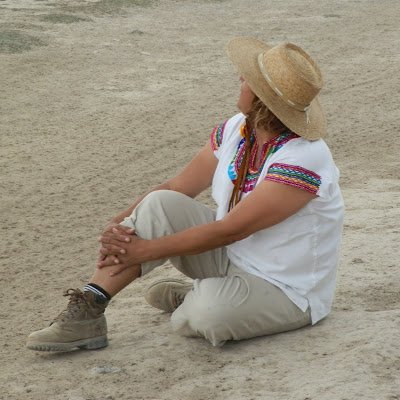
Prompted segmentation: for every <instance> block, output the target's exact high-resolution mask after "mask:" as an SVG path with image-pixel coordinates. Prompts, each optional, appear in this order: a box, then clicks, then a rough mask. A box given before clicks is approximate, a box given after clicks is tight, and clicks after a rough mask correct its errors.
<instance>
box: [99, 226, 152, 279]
mask: <svg viewBox="0 0 400 400" xmlns="http://www.w3.org/2000/svg"><path fill="white" fill-rule="evenodd" d="M126 238H127V237H126V235H121V234H120V232H119V231H118V230H117V229H113V230H112V232H107V233H104V234H103V235H102V236H101V237H100V238H99V241H100V242H101V244H102V247H101V254H102V256H103V259H102V260H99V261H98V263H97V268H99V269H101V268H104V267H110V266H115V268H113V271H112V272H110V276H113V275H117V274H119V273H120V272H121V271H123V270H124V269H126V268H129V267H132V266H134V265H138V264H140V263H142V262H143V261H144V260H143V259H142V258H141V257H140V254H142V252H141V249H142V247H143V246H144V245H145V242H147V240H144V239H140V238H139V237H138V236H136V235H130V236H129V237H128V238H129V241H127V240H126Z"/></svg>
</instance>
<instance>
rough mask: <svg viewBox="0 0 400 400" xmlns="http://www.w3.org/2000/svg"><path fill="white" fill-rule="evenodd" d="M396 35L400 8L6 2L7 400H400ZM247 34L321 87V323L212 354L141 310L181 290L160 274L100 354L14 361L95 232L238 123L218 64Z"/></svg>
mask: <svg viewBox="0 0 400 400" xmlns="http://www.w3.org/2000/svg"><path fill="white" fill-rule="evenodd" d="M399 19H400V7H399V3H398V0H381V1H379V2H376V1H372V0H371V1H367V0H364V1H360V0H349V1H339V0H336V1H319V0H308V1H303V0H285V1H283V0H275V1H272V0H251V1H245V0H226V1H212V0H210V1H207V0H198V1H195V0H181V1H172V0H159V1H145V0H142V1H140V0H136V1H134V0H130V1H129V0H114V1H111V0H102V1H100V2H96V1H93V0H91V1H89V0H86V1H85V0H82V1H74V0H71V1H60V0H52V1H47V0H42V1H39V0H37V1H34V0H20V1H12V0H2V1H0V64H1V68H0V113H1V136H0V140H1V147H0V163H1V182H0V190H1V192H0V193H1V211H0V212H1V214H0V219H1V240H0V254H1V256H0V257H1V279H0V299H1V305H2V307H1V311H0V351H1V356H0V357H1V358H0V359H1V372H0V388H1V390H0V399H4V400H11V399H16V400H25V399H55V400H64V399H65V400H83V399H87V400H100V399H146V400H150V399H151V400H156V399H157V400H159V399H162V400H170V399H171V400H172V399H174V400H175V399H191V400H206V399H213V400H220V399H230V400H236V399H246V400H251V399H267V400H270V399H271V400H272V399H273V400H288V399H289V400H290V399H293V400H311V399H312V400H353V399H363V400H366V399H373V400H377V399H385V400H386V399H387V400H389V399H391V400H394V399H400V357H399V356H400V349H399V347H400V344H399V343H400V340H399V339H400V334H399V328H400V283H399V282H400V279H399V277H400V273H399V267H400V261H399V260H400V250H399V248H400V246H398V240H399V237H400V235H399V233H400V181H399V177H400V172H399V170H400V169H399V161H398V149H399V148H400V147H399V146H400V135H398V126H399V122H400V111H399V109H398V104H399V97H398V88H399V87H400V76H399V73H398V71H399V66H400V58H399V52H398V49H399V48H398V45H399V41H400V34H399V30H398V21H399ZM243 35H251V36H256V37H259V38H261V39H263V40H268V41H269V42H271V43H278V42H281V41H292V42H294V43H297V44H299V45H301V46H303V47H304V48H306V49H307V50H308V51H309V52H310V53H311V55H312V56H314V58H316V59H317V61H318V62H319V64H320V66H321V69H322V70H323V72H324V75H325V81H326V87H325V89H324V91H323V93H322V95H321V100H322V102H323V104H324V106H325V109H326V113H327V117H328V121H329V131H330V137H329V139H328V140H327V142H328V144H329V145H330V147H331V149H332V152H333V154H334V157H335V160H336V162H337V165H338V167H339V168H340V170H341V174H342V178H341V186H342V188H343V195H344V198H345V202H346V206H347V211H346V220H345V227H344V234H343V246H342V255H341V261H340V269H339V276H338V285H337V292H336V298H335V302H334V308H333V311H332V313H331V315H330V316H329V317H328V318H327V319H325V320H324V321H323V322H321V323H319V324H318V325H317V326H315V327H313V328H306V329H302V330H299V331H295V332H291V333H286V334H280V335H275V336H270V337H263V338H257V339H252V340H247V341H242V342H235V343H228V344H227V345H226V346H224V347H223V348H213V347H212V346H211V345H209V344H208V343H207V342H206V341H204V340H202V339H185V338H181V337H178V336H177V335H175V334H174V333H173V332H172V331H171V329H170V326H169V317H168V315H166V314H163V313H160V312H158V311H157V310H155V309H152V308H151V307H150V306H148V305H147V304H146V303H145V301H144V299H143V293H144V290H145V288H146V287H147V286H148V285H149V284H150V283H151V282H154V281H155V280H156V279H159V278H160V277H161V278H164V277H167V276H174V277H177V276H179V274H178V273H177V272H176V271H174V270H173V268H172V267H171V266H169V265H166V266H164V267H162V268H159V269H158V270H156V271H154V272H153V273H152V274H150V275H148V276H145V277H144V278H143V279H141V280H140V281H138V282H137V283H135V284H133V285H131V286H130V287H128V288H127V289H126V290H124V291H123V292H122V293H121V294H120V295H119V296H117V297H116V298H115V300H114V301H113V302H112V304H111V305H110V307H109V311H108V312H107V315H108V322H109V327H110V329H109V331H110V332H109V336H110V346H109V347H108V348H106V349H104V350H100V351H92V352H82V351H79V352H74V353H68V354H51V353H38V352H33V351H29V350H27V349H25V337H26V335H27V334H28V333H30V332H31V331H32V330H36V329H39V328H41V327H44V326H45V325H46V324H48V323H49V322H50V321H51V319H52V318H53V317H54V316H55V315H57V314H58V312H59V311H60V310H61V309H62V308H63V307H64V305H65V298H63V297H62V292H63V290H64V289H66V288H69V287H81V286H82V285H83V284H84V283H85V282H86V280H87V279H88V277H89V276H90V274H91V271H92V269H93V266H94V260H95V258H96V253H97V242H96V238H97V235H98V234H99V232H100V231H101V229H102V228H103V227H104V225H105V224H106V222H107V221H108V220H109V219H110V218H111V217H112V216H114V215H115V214H117V213H118V212H119V211H121V210H123V209H125V208H126V207H127V206H128V205H129V204H130V203H131V202H132V201H133V200H134V198H135V197H136V196H137V195H139V194H141V193H142V192H143V191H144V190H146V189H147V188H148V187H150V186H153V185H155V184H158V183H160V182H162V181H163V180H164V179H166V178H167V177H170V176H171V175H173V174H175V173H176V172H177V171H179V170H180V169H181V168H182V167H183V166H184V165H185V163H186V162H187V161H188V160H190V158H191V157H192V156H193V155H194V154H195V153H196V151H197V150H198V149H199V148H200V146H202V145H203V143H205V142H206V140H208V136H209V133H210V131H211V129H212V127H213V126H214V125H215V124H216V123H219V122H220V121H223V120H224V119H225V118H227V117H229V116H231V115H233V114H234V113H235V112H236V109H235V103H236V98H237V95H238V91H239V88H238V78H237V75H236V73H235V71H234V68H233V67H232V66H231V65H230V63H229V61H228V59H227V57H226V56H225V52H224V46H225V45H226V43H227V41H228V40H229V39H230V38H232V37H234V36H243ZM201 200H202V201H204V202H205V203H207V204H209V205H212V200H211V199H210V196H209V193H205V194H204V195H202V196H201Z"/></svg>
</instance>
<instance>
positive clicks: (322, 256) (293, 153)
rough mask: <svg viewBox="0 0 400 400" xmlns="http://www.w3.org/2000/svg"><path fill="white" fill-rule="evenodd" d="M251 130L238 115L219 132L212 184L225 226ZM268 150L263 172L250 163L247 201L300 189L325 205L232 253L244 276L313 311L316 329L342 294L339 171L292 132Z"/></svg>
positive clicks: (311, 206) (325, 153)
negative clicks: (256, 192) (338, 286)
mask: <svg viewBox="0 0 400 400" xmlns="http://www.w3.org/2000/svg"><path fill="white" fill-rule="evenodd" d="M244 122H245V116H244V115H243V114H237V115H235V116H234V117H232V118H231V119H229V120H227V121H226V122H224V123H223V124H221V125H218V126H216V128H215V129H214V131H213V133H212V135H211V146H212V148H213V150H214V154H215V156H216V157H217V158H218V160H219V162H218V166H217V169H216V171H215V174H214V179H213V184H212V195H213V198H214V200H215V201H216V203H217V220H219V219H222V218H223V217H224V216H225V215H226V213H227V210H228V205H229V199H230V196H231V193H232V189H233V182H234V181H235V179H236V176H237V171H238V167H239V166H240V162H241V158H242V156H243V150H244V149H243V144H244V138H243V137H242V135H241V129H242V127H243V126H244ZM252 143H255V138H252ZM254 146H256V143H255V144H254ZM262 150H263V152H262V154H263V161H262V164H261V167H260V168H259V169H255V168H253V167H252V162H251V159H250V168H249V171H248V173H247V176H246V182H245V189H244V193H243V195H242V198H243V197H246V196H248V195H249V193H251V191H252V190H253V189H254V187H255V186H256V185H257V184H258V183H260V182H262V181H263V180H271V181H274V182H279V183H282V184H285V185H291V186H295V187H297V188H300V189H302V190H307V191H309V192H310V193H314V194H316V195H317V197H316V198H315V199H313V200H311V201H310V202H309V203H308V204H307V205H306V206H305V207H303V208H302V209H301V210H300V211H298V212H297V213H296V214H294V215H292V216H290V217H289V218H287V219H286V220H284V221H282V222H280V223H279V224H276V225H274V226H272V227H269V228H267V229H263V230H261V231H258V232H256V233H254V234H252V235H250V236H249V237H247V238H245V239H243V240H240V241H238V242H235V243H233V244H231V245H229V246H227V250H228V256H229V258H230V260H231V261H232V262H233V263H234V264H235V265H236V266H238V267H239V268H241V269H243V270H245V271H247V272H249V273H251V274H254V275H256V276H259V277H261V278H263V279H265V280H267V281H269V282H271V283H272V284H274V285H276V286H277V287H279V288H280V289H281V290H283V292H284V293H285V294H286V295H287V296H288V297H289V298H290V299H291V300H292V301H293V302H294V303H295V304H296V305H297V306H298V307H299V308H300V309H301V310H303V311H305V310H306V309H307V308H308V307H310V309H311V318H312V323H313V324H314V323H316V322H317V321H319V320H320V319H322V318H324V317H325V316H326V315H327V314H328V313H329V311H330V309H331V305H332V301H333V297H334V291H335V283H336V270H337V266H338V260H339V247H340V239H341V233H342V225H343V214H344V205H343V199H342V195H341V192H340V188H339V184H338V180H339V171H338V169H337V167H336V166H335V164H334V162H333V159H332V155H331V153H330V150H329V148H328V146H327V145H326V143H325V142H324V141H323V140H322V139H319V140H316V141H309V140H306V139H304V138H302V137H300V136H297V135H296V134H294V133H293V132H290V131H289V132H286V133H283V134H281V135H279V136H278V137H276V138H274V139H272V140H271V141H269V142H267V143H266V144H265V145H264V148H263V149H262Z"/></svg>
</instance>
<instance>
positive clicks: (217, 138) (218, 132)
mask: <svg viewBox="0 0 400 400" xmlns="http://www.w3.org/2000/svg"><path fill="white" fill-rule="evenodd" d="M226 122H227V121H225V122H224V123H222V124H219V125H217V126H216V127H215V128H214V129H213V131H212V132H211V148H212V149H213V151H216V150H218V149H219V146H221V143H222V139H223V136H224V129H225V125H226Z"/></svg>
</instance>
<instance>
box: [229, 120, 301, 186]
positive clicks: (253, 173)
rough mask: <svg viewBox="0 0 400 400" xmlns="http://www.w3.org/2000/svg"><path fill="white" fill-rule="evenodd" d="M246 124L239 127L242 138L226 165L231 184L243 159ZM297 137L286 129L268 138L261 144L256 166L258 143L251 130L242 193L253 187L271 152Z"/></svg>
mask: <svg viewBox="0 0 400 400" xmlns="http://www.w3.org/2000/svg"><path fill="white" fill-rule="evenodd" d="M245 129H246V125H245V124H244V125H242V126H241V128H240V134H241V136H242V139H241V140H240V142H239V144H238V147H237V149H236V153H235V156H234V157H233V159H232V161H231V163H230V164H229V167H228V175H229V178H230V179H231V181H232V182H233V184H235V183H236V179H237V176H238V171H239V168H240V165H241V163H242V161H243V156H244V152H245V143H246V139H245V131H244V130H245ZM297 137H299V136H298V135H296V134H295V133H293V132H292V131H286V132H283V133H281V134H279V135H277V136H275V137H274V138H272V139H270V140H268V141H267V142H266V143H264V144H263V146H262V150H261V158H260V165H259V167H258V168H257V167H256V165H255V163H256V157H257V152H258V143H257V140H256V135H255V131H254V130H253V131H252V132H251V135H250V146H251V151H250V161H249V168H248V170H247V173H246V178H245V182H244V188H243V193H247V192H250V191H252V190H253V189H254V187H255V186H256V183H257V180H258V177H259V176H260V173H261V171H262V170H263V168H264V165H265V162H266V161H267V159H268V158H269V157H270V156H271V154H274V153H275V152H277V151H278V150H279V149H280V148H281V147H282V146H283V145H284V144H285V143H287V142H288V141H289V140H292V139H295V138H297Z"/></svg>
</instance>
